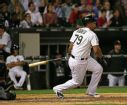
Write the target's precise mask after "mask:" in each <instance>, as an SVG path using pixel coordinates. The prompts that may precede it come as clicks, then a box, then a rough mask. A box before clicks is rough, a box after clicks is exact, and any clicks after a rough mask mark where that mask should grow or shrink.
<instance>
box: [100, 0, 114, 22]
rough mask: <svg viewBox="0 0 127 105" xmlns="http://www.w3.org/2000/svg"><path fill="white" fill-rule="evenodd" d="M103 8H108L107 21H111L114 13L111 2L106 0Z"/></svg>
mask: <svg viewBox="0 0 127 105" xmlns="http://www.w3.org/2000/svg"><path fill="white" fill-rule="evenodd" d="M102 9H105V10H106V21H107V22H108V23H109V20H110V19H111V18H112V16H113V14H112V10H111V5H110V2H109V1H108V0H105V1H104V2H103V7H102Z"/></svg>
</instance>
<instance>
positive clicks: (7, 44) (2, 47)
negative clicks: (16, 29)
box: [0, 24, 12, 60]
mask: <svg viewBox="0 0 127 105" xmlns="http://www.w3.org/2000/svg"><path fill="white" fill-rule="evenodd" d="M11 44H12V41H11V37H10V35H9V34H8V33H7V32H6V30H5V26H4V25H3V24H0V52H1V53H3V57H4V60H6V58H7V56H9V55H10V49H11Z"/></svg>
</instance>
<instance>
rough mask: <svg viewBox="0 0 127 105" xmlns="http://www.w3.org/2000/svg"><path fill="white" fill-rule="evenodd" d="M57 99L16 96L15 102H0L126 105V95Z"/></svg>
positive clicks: (5, 104)
mask: <svg viewBox="0 0 127 105" xmlns="http://www.w3.org/2000/svg"><path fill="white" fill-rule="evenodd" d="M64 95H65V99H58V98H57V97H56V96H55V95H54V94H18V95H17V98H16V100H13V101H0V103H1V105H90V104H94V105H95V104H124V105H125V104H127V93H103V94H101V95H102V96H101V97H100V98H93V97H90V96H87V95H85V94H64Z"/></svg>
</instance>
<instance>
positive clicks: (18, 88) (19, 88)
mask: <svg viewBox="0 0 127 105" xmlns="http://www.w3.org/2000/svg"><path fill="white" fill-rule="evenodd" d="M14 88H15V89H16V90H23V88H22V87H21V86H18V85H14Z"/></svg>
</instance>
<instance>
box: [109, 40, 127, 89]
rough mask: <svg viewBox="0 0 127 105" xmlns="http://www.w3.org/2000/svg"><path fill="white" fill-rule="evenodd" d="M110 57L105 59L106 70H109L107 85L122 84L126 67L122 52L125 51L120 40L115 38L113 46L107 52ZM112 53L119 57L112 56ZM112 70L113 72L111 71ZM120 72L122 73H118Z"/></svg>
mask: <svg viewBox="0 0 127 105" xmlns="http://www.w3.org/2000/svg"><path fill="white" fill-rule="evenodd" d="M109 54H110V55H111V57H110V58H109V59H108V60H107V61H108V71H109V72H111V73H109V74H108V77H107V78H108V80H109V86H110V87H112V86H116V85H117V84H118V86H124V82H125V76H124V70H125V69H126V60H125V58H124V57H123V56H121V55H122V54H125V52H124V51H123V50H122V46H121V42H120V41H119V40H116V41H115V42H114V48H113V49H112V50H111V51H110V52H109ZM113 55H116V56H120V57H115V56H114V57H113ZM112 72H114V73H112ZM119 72H121V73H122V74H119Z"/></svg>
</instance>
